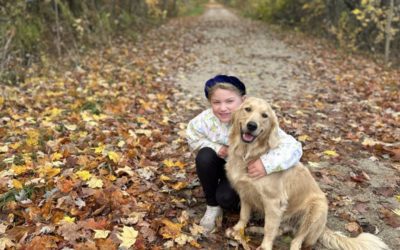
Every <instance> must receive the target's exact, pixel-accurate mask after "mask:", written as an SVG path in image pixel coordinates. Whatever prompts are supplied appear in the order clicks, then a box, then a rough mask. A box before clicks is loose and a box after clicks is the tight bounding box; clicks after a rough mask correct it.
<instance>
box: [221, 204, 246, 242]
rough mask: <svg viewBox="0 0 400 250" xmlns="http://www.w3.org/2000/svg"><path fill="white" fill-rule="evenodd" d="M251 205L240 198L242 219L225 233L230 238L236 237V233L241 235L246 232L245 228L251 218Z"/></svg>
mask: <svg viewBox="0 0 400 250" xmlns="http://www.w3.org/2000/svg"><path fill="white" fill-rule="evenodd" d="M250 215H251V206H250V204H249V203H247V202H245V201H243V199H240V219H239V221H238V222H237V223H236V225H234V226H233V228H228V229H227V230H226V232H225V235H226V236H227V237H230V238H235V235H241V234H243V233H244V228H245V227H246V225H247V223H248V222H249V220H250Z"/></svg>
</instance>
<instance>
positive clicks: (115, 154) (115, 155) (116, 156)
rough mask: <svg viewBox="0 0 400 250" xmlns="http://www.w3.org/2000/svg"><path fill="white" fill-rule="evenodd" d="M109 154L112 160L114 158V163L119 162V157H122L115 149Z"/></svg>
mask: <svg viewBox="0 0 400 250" xmlns="http://www.w3.org/2000/svg"><path fill="white" fill-rule="evenodd" d="M107 155H108V158H110V160H112V161H113V162H114V163H118V162H119V159H120V158H121V157H120V156H119V154H118V153H117V152H114V151H110V152H108V153H107Z"/></svg>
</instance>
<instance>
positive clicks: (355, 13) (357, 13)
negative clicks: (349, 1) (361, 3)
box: [351, 9, 361, 16]
mask: <svg viewBox="0 0 400 250" xmlns="http://www.w3.org/2000/svg"><path fill="white" fill-rule="evenodd" d="M351 13H353V14H354V15H356V16H357V15H360V14H361V11H360V10H359V9H354V10H353V11H352V12H351Z"/></svg>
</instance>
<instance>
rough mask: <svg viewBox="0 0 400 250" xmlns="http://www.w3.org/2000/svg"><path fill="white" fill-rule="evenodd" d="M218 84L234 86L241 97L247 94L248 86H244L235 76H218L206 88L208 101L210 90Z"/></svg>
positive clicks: (207, 83)
mask: <svg viewBox="0 0 400 250" xmlns="http://www.w3.org/2000/svg"><path fill="white" fill-rule="evenodd" d="M217 83H228V84H232V85H233V86H235V87H236V88H237V89H238V90H239V91H240V94H241V95H245V94H246V86H244V84H243V83H242V82H241V81H240V80H239V79H238V78H236V77H234V76H227V75H217V76H215V77H214V78H211V79H209V80H208V81H207V82H206V84H205V86H204V93H205V94H206V97H207V99H208V90H209V89H210V88H211V87H213V86H215V85H216V84H217Z"/></svg>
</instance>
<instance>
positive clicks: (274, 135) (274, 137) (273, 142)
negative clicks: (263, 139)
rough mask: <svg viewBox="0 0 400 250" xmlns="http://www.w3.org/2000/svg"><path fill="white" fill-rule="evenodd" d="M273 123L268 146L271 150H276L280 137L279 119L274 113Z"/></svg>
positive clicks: (271, 119)
mask: <svg viewBox="0 0 400 250" xmlns="http://www.w3.org/2000/svg"><path fill="white" fill-rule="evenodd" d="M270 121H271V130H270V133H269V136H268V145H269V148H270V149H271V148H276V147H278V146H279V143H280V141H279V135H278V128H279V123H278V118H277V117H276V115H275V113H274V112H273V111H272V115H271V116H270Z"/></svg>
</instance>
